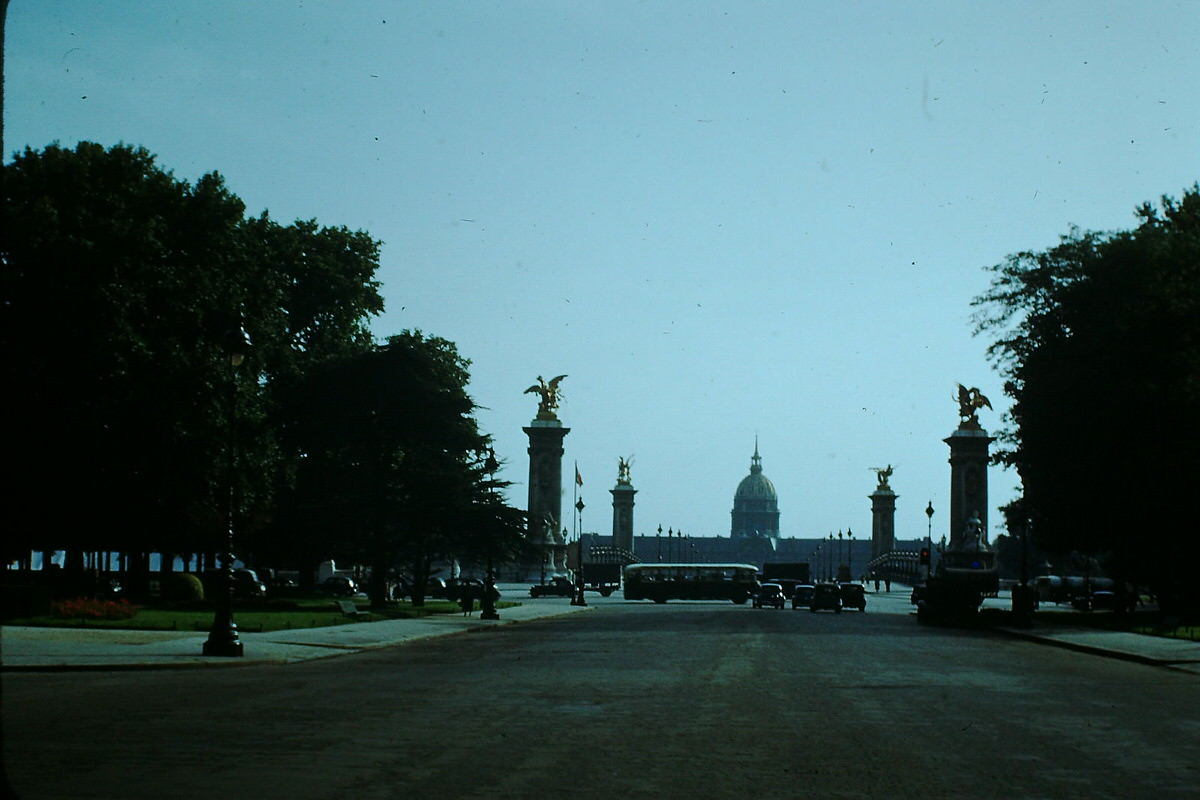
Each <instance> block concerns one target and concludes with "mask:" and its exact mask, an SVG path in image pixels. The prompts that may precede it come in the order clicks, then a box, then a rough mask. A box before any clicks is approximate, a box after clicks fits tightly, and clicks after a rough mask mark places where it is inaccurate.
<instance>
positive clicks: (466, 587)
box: [443, 578, 485, 602]
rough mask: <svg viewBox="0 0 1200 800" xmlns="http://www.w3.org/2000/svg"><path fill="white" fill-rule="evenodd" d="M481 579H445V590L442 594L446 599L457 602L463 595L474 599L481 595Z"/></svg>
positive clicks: (482, 588)
mask: <svg viewBox="0 0 1200 800" xmlns="http://www.w3.org/2000/svg"><path fill="white" fill-rule="evenodd" d="M484 588H485V587H484V583H483V580H482V579H480V578H451V579H450V580H448V581H446V591H445V594H444V595H443V596H444V597H445V598H446V599H447V600H454V601H455V602H457V601H458V600H461V599H462V598H463V597H464V596H466V597H471V598H473V599H475V600H478V599H480V598H481V597H483V590H484Z"/></svg>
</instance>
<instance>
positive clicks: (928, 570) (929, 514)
mask: <svg viewBox="0 0 1200 800" xmlns="http://www.w3.org/2000/svg"><path fill="white" fill-rule="evenodd" d="M925 516H926V518H927V522H926V525H925V541H926V543H927V544H928V545H929V563H928V564H926V565H925V580H929V576H930V575H932V574H933V501H932V500H930V501H929V505H927V506H925Z"/></svg>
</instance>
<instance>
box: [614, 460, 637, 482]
mask: <svg viewBox="0 0 1200 800" xmlns="http://www.w3.org/2000/svg"><path fill="white" fill-rule="evenodd" d="M632 465H633V456H630V457H629V458H621V457H620V456H617V483H629V467H630V466H632Z"/></svg>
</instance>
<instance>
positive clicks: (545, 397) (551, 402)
mask: <svg viewBox="0 0 1200 800" xmlns="http://www.w3.org/2000/svg"><path fill="white" fill-rule="evenodd" d="M565 377H567V376H566V375H559V376H558V377H557V378H551V379H550V382H549V383H547V382H546V381H545V379H544V378H542V376H541V375H538V382H537V383H535V384H534V385H533V386H530V387H529V388H528V389H526V390H525V391H524V392H523V394H537V395H538V396H539V397H541V399H540V400H538V416H539V417H544V418H551V419H552V418H554V409H556V408H558V398H559V394H560V390H559V388H558V384H559V381H561V380H562V379H563V378H565Z"/></svg>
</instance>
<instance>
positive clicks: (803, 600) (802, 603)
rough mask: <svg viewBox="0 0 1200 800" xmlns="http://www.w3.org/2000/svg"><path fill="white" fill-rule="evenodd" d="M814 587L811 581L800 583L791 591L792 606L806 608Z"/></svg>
mask: <svg viewBox="0 0 1200 800" xmlns="http://www.w3.org/2000/svg"><path fill="white" fill-rule="evenodd" d="M813 591H814V587H813V585H812V584H811V583H801V584H798V585H797V586H796V589H795V591H793V592H792V608H808V607H809V605H810V604H811V603H812V596H813Z"/></svg>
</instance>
